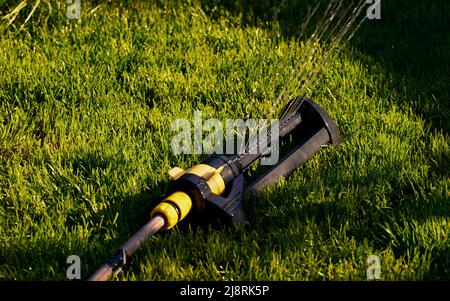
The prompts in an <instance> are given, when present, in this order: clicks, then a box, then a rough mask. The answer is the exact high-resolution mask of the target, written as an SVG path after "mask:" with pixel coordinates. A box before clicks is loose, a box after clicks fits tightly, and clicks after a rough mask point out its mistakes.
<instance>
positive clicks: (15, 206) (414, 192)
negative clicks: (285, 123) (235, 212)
mask: <svg viewBox="0 0 450 301" xmlns="http://www.w3.org/2000/svg"><path fill="white" fill-rule="evenodd" d="M25 2H26V3H27V7H25V8H24V9H23V12H21V13H20V14H19V15H18V17H17V18H16V20H15V21H14V22H13V23H12V25H11V26H9V27H6V25H5V24H6V21H7V20H6V21H5V20H4V19H3V20H2V22H3V23H4V24H2V25H1V28H0V30H1V31H0V34H1V36H0V109H1V110H0V139H1V140H0V280H65V279H67V278H66V269H67V268H68V266H69V265H68V264H67V263H66V259H67V257H68V256H69V255H72V254H76V255H78V256H79V257H80V258H81V265H82V279H86V278H88V277H89V275H90V274H91V273H92V272H94V271H95V270H96V268H97V267H98V266H99V265H100V264H102V263H103V262H105V260H106V259H107V258H108V257H109V256H110V255H111V254H112V253H114V252H115V250H116V249H117V248H118V247H120V245H121V244H122V243H123V242H125V241H126V240H127V239H128V238H129V237H130V236H131V235H132V234H133V233H134V232H135V231H136V230H137V229H139V227H140V226H141V225H142V224H143V223H144V222H145V221H146V220H147V218H148V215H149V212H150V209H151V208H150V205H149V204H150V203H151V200H153V199H156V198H158V197H160V196H162V195H163V194H164V192H165V190H166V188H167V186H168V183H169V182H168V178H167V171H168V170H169V169H170V168H171V167H173V166H180V167H184V168H186V167H189V166H192V165H193V164H195V163H197V162H199V160H201V159H202V158H203V157H205V155H175V154H174V153H173V152H172V150H171V140H172V138H173V136H174V134H175V133H174V132H172V131H171V129H170V124H171V123H172V122H173V121H174V120H175V119H177V118H187V119H189V120H192V119H193V116H194V111H195V110H200V111H201V112H202V113H203V117H204V118H217V119H219V120H221V121H225V120H226V119H228V118H249V117H253V118H255V117H257V118H262V117H267V116H269V115H270V114H272V115H273V113H274V110H272V108H273V103H274V102H275V101H276V99H277V97H278V95H279V94H280V92H281V91H283V90H285V94H284V95H285V96H284V97H283V98H282V99H283V101H284V102H286V101H287V100H288V98H289V96H292V95H297V94H299V93H302V94H305V96H308V97H310V98H311V99H313V100H314V101H316V102H317V103H319V104H320V105H321V106H322V107H323V108H324V109H325V110H326V111H327V112H328V113H329V114H330V116H332V118H333V119H334V120H335V121H336V122H337V124H338V125H339V128H340V132H341V140H342V144H341V146H340V147H337V148H336V147H326V148H323V149H322V150H321V151H320V152H319V153H318V154H317V155H316V156H314V157H313V158H312V159H311V160H309V161H308V162H307V163H306V164H305V165H304V166H303V167H301V168H299V169H298V170H297V171H296V172H295V173H294V174H293V175H292V176H291V177H289V178H286V179H284V180H283V181H281V182H280V183H279V184H277V185H275V186H273V187H270V188H268V189H267V190H265V191H264V193H263V194H262V195H261V196H260V197H259V198H258V199H256V200H253V201H252V202H248V203H247V204H246V207H247V215H248V223H246V224H243V225H240V226H238V227H236V228H224V229H216V228H214V229H212V228H187V229H183V228H175V229H174V230H173V231H169V232H167V233H162V234H159V235H156V236H155V237H153V238H152V239H150V240H149V241H148V243H146V244H145V245H144V247H143V248H142V250H140V251H139V252H138V253H137V254H136V256H134V257H133V260H132V262H131V264H130V266H129V268H128V269H127V270H126V272H125V273H122V274H121V275H120V276H119V277H117V278H116V279H120V280H144V279H145V280H365V279H366V271H367V268H368V264H367V262H366V261H367V258H368V257H369V256H370V255H376V256H379V258H380V259H381V279H382V280H444V279H446V280H448V279H450V177H449V166H450V159H449V158H450V137H449V124H450V121H449V120H450V119H449V118H450V105H449V99H450V79H449V75H450V34H449V30H448V27H447V24H448V23H447V22H448V16H449V15H450V5H449V4H448V3H446V2H444V1H432V2H431V1H430V2H429V3H425V2H426V1H418V0H417V1H396V4H391V3H390V2H389V3H388V1H384V0H382V19H381V20H367V21H366V22H365V23H364V24H363V26H362V27H361V28H360V29H359V31H358V32H357V33H356V35H355V36H354V37H353V39H352V40H351V41H349V42H345V43H342V44H340V45H339V47H338V49H337V50H336V51H335V52H333V53H331V55H330V56H328V57H327V59H326V60H324V63H323V66H322V68H321V69H320V72H318V73H317V76H316V77H315V79H314V85H312V86H311V87H308V88H305V89H301V87H302V84H301V83H302V80H304V79H305V77H307V76H308V74H310V73H311V72H312V67H311V64H310V61H311V56H314V57H318V59H319V60H320V59H321V58H324V57H325V56H326V51H325V50H326V43H323V44H320V43H319V44H316V43H310V42H307V40H306V38H305V37H304V35H302V32H299V28H300V25H301V24H302V20H303V17H304V15H305V11H306V5H304V4H302V5H299V3H300V2H301V1H287V2H286V1H284V2H283V3H282V4H277V1H250V2H248V3H247V4H242V3H244V2H243V1H242V2H241V1H238V2H236V3H233V4H229V3H224V2H223V1H218V0H217V1H188V2H186V3H184V2H183V3H184V4H181V3H178V2H175V1H169V2H163V1H149V3H147V4H144V3H143V2H140V1H137V2H132V1H123V2H122V3H121V4H112V3H110V2H107V1H91V2H89V1H82V11H81V19H79V20H69V19H68V18H67V16H66V5H67V4H66V3H65V1H59V2H58V1H43V2H41V3H40V4H39V5H38V6H37V8H36V10H35V12H34V14H33V15H32V17H31V18H30V19H29V20H28V21H27V22H26V23H25V24H24V22H25V19H26V17H27V15H28V14H27V13H28V12H30V11H31V8H32V4H33V3H35V2H34V1H25ZM310 2H311V1H310ZM18 3H19V1H5V2H4V3H3V4H0V13H1V15H2V16H5V15H6V14H7V13H9V12H10V11H11V9H12V8H13V7H15V6H16V5H17V4H18ZM47 4H49V5H47ZM50 8H51V10H50ZM22 24H24V26H23V28H22V29H20V27H21V25H22ZM272 115H270V116H272Z"/></svg>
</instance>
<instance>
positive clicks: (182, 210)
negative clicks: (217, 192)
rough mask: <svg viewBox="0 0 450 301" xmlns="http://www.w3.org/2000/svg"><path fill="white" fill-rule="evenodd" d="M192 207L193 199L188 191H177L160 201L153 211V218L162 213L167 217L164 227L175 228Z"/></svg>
mask: <svg viewBox="0 0 450 301" xmlns="http://www.w3.org/2000/svg"><path fill="white" fill-rule="evenodd" d="M191 209H192V200H191V198H190V197H189V195H187V194H186V193H184V192H182V191H176V192H174V193H172V194H171V195H169V196H168V197H167V198H165V199H164V200H163V201H162V202H161V203H159V204H158V205H157V206H156V207H155V208H154V209H153V210H152V213H151V218H153V217H154V216H155V215H156V214H161V215H162V216H164V219H165V222H166V223H165V226H164V229H166V230H168V229H171V228H173V227H174V226H175V225H176V224H177V223H178V222H180V221H181V220H182V219H184V218H185V217H186V215H188V213H189V212H190V211H191Z"/></svg>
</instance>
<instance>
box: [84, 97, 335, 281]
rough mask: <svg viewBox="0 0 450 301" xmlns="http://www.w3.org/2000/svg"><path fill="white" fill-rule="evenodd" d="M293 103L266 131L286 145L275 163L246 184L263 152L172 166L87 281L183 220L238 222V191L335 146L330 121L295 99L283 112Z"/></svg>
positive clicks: (116, 268)
mask: <svg viewBox="0 0 450 301" xmlns="http://www.w3.org/2000/svg"><path fill="white" fill-rule="evenodd" d="M293 103H297V104H298V108H299V109H298V110H295V111H294V112H292V113H290V114H284V115H285V116H287V117H285V118H283V119H282V120H280V123H279V135H278V136H277V137H270V133H268V139H267V141H269V143H268V146H270V145H271V144H273V143H280V142H282V141H283V140H285V139H286V140H287V139H288V140H289V141H292V143H290V145H291V147H290V150H289V151H288V152H287V154H286V155H285V156H284V157H282V158H281V159H280V160H279V161H278V163H277V164H275V165H273V166H271V167H270V168H269V169H268V170H267V171H266V172H264V173H263V174H262V175H261V176H260V177H259V178H258V179H256V180H255V181H254V182H252V183H250V184H249V185H247V186H246V185H245V183H244V172H245V171H246V170H247V169H248V167H249V166H250V165H251V164H252V163H253V162H255V161H256V160H258V159H259V158H261V156H263V155H264V153H265V150H264V149H261V150H258V151H257V152H248V153H247V152H245V153H244V154H239V155H229V156H225V155H222V156H218V155H213V156H211V157H208V158H207V159H206V160H204V161H202V162H201V163H200V164H197V165H195V166H193V167H191V168H189V169H187V170H183V169H181V168H178V167H175V168H173V169H172V170H170V171H169V177H170V179H171V180H172V182H171V185H170V187H169V189H168V192H167V194H166V197H165V198H164V199H163V201H162V202H160V203H159V204H158V205H157V206H156V207H155V208H154V209H153V210H152V212H151V220H150V221H149V222H148V223H147V224H145V225H144V226H143V227H142V228H141V229H140V230H139V231H138V232H137V233H136V234H135V235H134V236H133V237H132V238H131V239H129V240H128V241H127V242H126V243H125V244H124V245H123V246H122V247H121V248H120V250H119V251H118V252H117V253H116V254H115V255H114V256H112V257H111V258H110V260H109V261H108V262H107V263H106V264H104V265H102V266H101V267H100V268H99V269H98V270H97V271H96V272H95V273H94V274H93V275H92V276H91V277H90V278H89V280H91V281H101V280H108V279H110V278H111V276H112V275H113V274H117V273H118V272H120V271H121V269H122V267H123V266H124V265H125V264H126V262H127V260H128V257H129V256H131V255H132V254H133V253H134V252H135V251H136V250H137V249H138V248H139V247H140V246H141V244H142V243H143V242H144V241H145V240H146V239H147V238H149V237H150V236H151V235H153V234H155V233H156V232H158V231H160V230H168V229H171V228H173V227H174V226H175V225H176V224H178V223H179V222H180V221H181V220H183V219H184V218H186V217H187V216H190V217H192V218H193V219H204V220H205V221H211V220H220V221H222V222H224V223H228V224H236V223H240V222H243V221H244V220H245V213H244V210H243V201H244V193H245V196H246V198H248V197H251V196H253V197H254V196H255V194H257V193H258V192H259V191H261V189H262V188H263V187H264V186H265V185H268V184H272V183H276V182H278V181H279V179H280V178H281V177H284V176H287V175H288V174H289V173H291V172H292V171H294V170H295V169H296V168H297V167H298V166H300V165H302V164H303V163H305V162H306V161H307V160H308V159H309V158H311V157H312V156H313V155H314V154H315V153H316V152H317V151H318V150H319V149H320V148H321V147H322V146H323V145H327V144H334V145H338V144H339V143H340V140H339V130H338V127H337V125H336V123H335V122H334V121H333V120H332V119H331V118H330V116H328V114H327V113H326V112H325V111H323V110H322V109H321V108H320V107H319V106H318V105H317V104H316V103H314V102H313V101H312V100H310V99H307V98H303V97H297V98H295V99H292V100H291V101H290V102H289V103H288V105H287V106H286V109H288V108H289V107H290V106H291V105H292V104H293ZM295 107H297V106H295Z"/></svg>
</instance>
